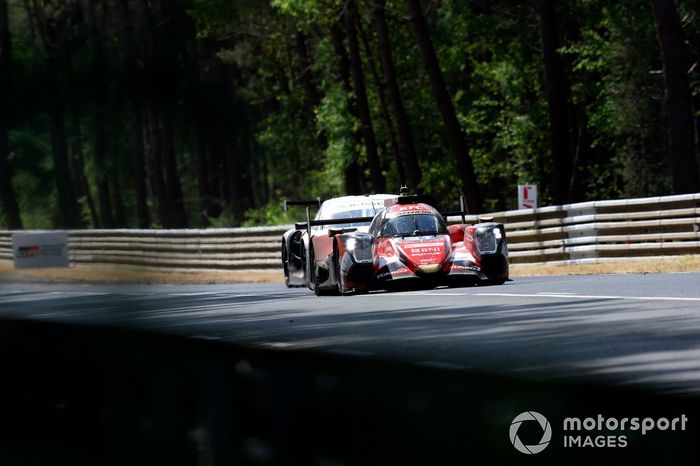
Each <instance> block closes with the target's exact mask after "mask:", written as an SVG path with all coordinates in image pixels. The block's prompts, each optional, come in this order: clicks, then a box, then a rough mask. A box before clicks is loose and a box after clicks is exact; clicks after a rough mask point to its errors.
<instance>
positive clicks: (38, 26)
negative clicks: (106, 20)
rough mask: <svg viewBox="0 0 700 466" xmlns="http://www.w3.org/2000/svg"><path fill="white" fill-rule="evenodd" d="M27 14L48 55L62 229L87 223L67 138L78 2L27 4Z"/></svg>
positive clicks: (46, 74) (47, 76) (48, 96)
mask: <svg viewBox="0 0 700 466" xmlns="http://www.w3.org/2000/svg"><path fill="white" fill-rule="evenodd" d="M24 5H25V9H26V10H27V15H28V16H29V17H30V18H31V19H32V21H33V25H34V27H32V28H31V29H32V31H33V32H34V33H35V34H36V35H37V36H38V37H35V38H34V39H35V41H36V42H38V44H39V46H40V48H41V50H42V52H43V54H44V56H45V57H46V61H45V67H44V69H43V74H44V76H43V79H45V81H46V83H47V84H48V86H47V89H46V101H47V102H46V105H47V107H48V108H47V112H48V114H49V119H50V122H51V136H50V137H51V147H52V152H53V172H54V178H55V182H56V192H57V195H58V205H59V208H60V211H61V218H60V221H59V223H58V226H59V227H62V228H80V227H82V226H83V222H82V219H81V216H80V208H79V205H78V200H77V197H76V194H75V191H74V184H73V181H72V180H73V176H72V173H71V169H70V160H69V154H68V142H67V139H66V115H65V111H66V104H65V99H66V86H67V83H66V82H65V77H66V76H67V75H68V74H69V73H68V72H67V69H66V67H67V66H68V60H67V54H68V41H69V36H70V33H71V27H72V25H73V22H74V21H75V18H76V16H77V13H78V5H77V3H76V2H69V3H67V4H65V5H64V6H63V8H58V9H53V8H51V5H40V4H38V3H36V2H32V3H31V5H30V4H29V3H28V2H25V3H24Z"/></svg>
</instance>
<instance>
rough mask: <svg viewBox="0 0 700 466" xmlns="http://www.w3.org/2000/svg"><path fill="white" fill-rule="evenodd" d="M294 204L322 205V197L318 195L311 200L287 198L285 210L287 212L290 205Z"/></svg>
mask: <svg viewBox="0 0 700 466" xmlns="http://www.w3.org/2000/svg"><path fill="white" fill-rule="evenodd" d="M293 205H300V206H306V207H313V206H316V207H321V198H320V197H317V198H316V199H314V200H310V201H287V200H285V201H284V211H285V212H286V211H287V210H289V206H293Z"/></svg>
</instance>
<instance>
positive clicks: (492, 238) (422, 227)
mask: <svg viewBox="0 0 700 466" xmlns="http://www.w3.org/2000/svg"><path fill="white" fill-rule="evenodd" d="M387 203H388V204H390V205H387V206H386V207H384V208H383V209H381V210H380V211H379V212H377V213H376V214H375V215H374V217H371V218H370V217H368V218H366V219H364V220H366V221H369V220H370V219H371V224H370V226H369V231H367V232H363V231H358V230H357V228H352V227H351V228H342V226H341V225H338V224H339V223H340V222H341V221H339V220H336V221H335V222H334V223H335V225H334V227H332V228H329V229H328V230H327V232H326V234H316V235H311V241H310V245H309V249H310V251H309V252H310V254H309V256H310V260H309V277H308V283H309V288H310V289H312V290H314V291H315V293H316V294H317V295H323V294H345V293H347V292H350V291H356V292H366V291H369V290H373V289H395V288H412V287H434V286H440V285H450V286H460V285H473V284H477V283H478V284H503V283H504V282H505V281H507V280H508V246H507V243H506V235H505V229H504V227H503V224H501V223H493V222H486V223H478V224H476V225H468V224H464V223H462V224H458V225H450V226H447V224H446V222H445V218H444V217H443V215H441V214H440V213H439V212H438V211H437V210H435V209H434V208H432V207H431V206H429V205H427V204H424V203H421V202H418V200H417V198H416V197H415V196H399V197H397V198H396V199H395V200H394V203H391V202H387ZM350 220H352V221H353V222H358V221H360V220H363V219H358V218H355V219H350ZM321 224H327V222H326V223H324V222H323V221H320V222H319V221H313V220H307V228H312V227H314V226H318V225H321Z"/></svg>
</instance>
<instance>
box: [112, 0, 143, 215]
mask: <svg viewBox="0 0 700 466" xmlns="http://www.w3.org/2000/svg"><path fill="white" fill-rule="evenodd" d="M119 17H120V18H119V19H120V25H121V43H122V44H121V45H122V54H123V56H124V63H125V64H126V69H127V75H128V82H127V87H128V93H129V98H130V107H131V150H132V156H133V158H132V174H133V185H132V186H133V190H134V193H135V196H136V222H137V225H138V227H139V228H148V227H149V226H150V225H151V218H150V213H149V211H148V190H147V188H146V165H145V164H146V152H145V146H144V140H143V120H144V117H143V102H144V96H143V92H144V86H145V83H144V79H143V71H142V69H141V68H140V67H139V66H138V64H137V62H136V57H137V52H136V50H135V46H134V41H133V38H132V26H131V15H130V13H129V1H128V0H120V2H119Z"/></svg>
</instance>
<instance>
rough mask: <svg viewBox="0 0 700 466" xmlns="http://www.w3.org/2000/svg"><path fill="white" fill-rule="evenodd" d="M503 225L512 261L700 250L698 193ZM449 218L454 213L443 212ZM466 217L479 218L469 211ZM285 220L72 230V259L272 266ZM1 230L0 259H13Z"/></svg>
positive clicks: (586, 207)
mask: <svg viewBox="0 0 700 466" xmlns="http://www.w3.org/2000/svg"><path fill="white" fill-rule="evenodd" d="M488 216H491V217H493V218H494V220H495V221H497V222H503V223H504V224H505V225H506V231H507V234H508V246H509V250H510V257H511V262H512V263H514V264H519V263H536V262H548V263H562V262H564V263H580V262H595V261H599V260H605V259H608V258H617V259H620V258H634V257H655V256H670V255H680V254H700V193H698V194H686V195H678V196H663V197H650V198H643V199H625V200H617V201H594V202H583V203H578V204H568V205H564V206H551V207H543V208H540V209H533V210H511V211H506V212H496V213H492V214H488ZM449 220H450V222H451V223H454V222H457V221H459V217H450V218H449ZM467 221H468V222H476V221H478V217H477V216H476V215H470V216H467ZM290 227H291V226H275V227H256V228H217V229H204V230H194V229H192V230H127V229H124V230H73V231H70V232H69V235H68V237H69V251H70V261H71V264H75V265H81V264H99V265H118V266H132V267H148V268H152V269H160V270H166V271H171V270H174V269H177V270H241V271H275V270H280V271H281V268H282V264H281V258H280V239H281V235H282V233H284V231H285V230H287V229H288V228H290ZM11 235H12V232H9V231H1V232H0V259H7V260H11V259H12V240H11Z"/></svg>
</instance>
